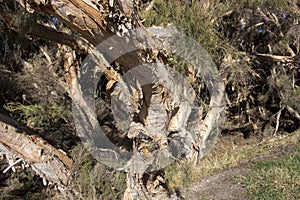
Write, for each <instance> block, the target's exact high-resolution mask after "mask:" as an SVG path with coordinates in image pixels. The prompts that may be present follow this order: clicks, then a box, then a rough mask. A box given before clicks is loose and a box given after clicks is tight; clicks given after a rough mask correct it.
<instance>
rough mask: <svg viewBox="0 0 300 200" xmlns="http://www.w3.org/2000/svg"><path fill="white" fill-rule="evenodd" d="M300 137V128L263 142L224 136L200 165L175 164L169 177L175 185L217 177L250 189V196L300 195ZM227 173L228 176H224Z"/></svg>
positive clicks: (186, 185)
mask: <svg viewBox="0 0 300 200" xmlns="http://www.w3.org/2000/svg"><path fill="white" fill-rule="evenodd" d="M299 139H300V130H298V131H297V132H295V133H294V134H289V135H285V136H278V137H275V138H270V139H265V140H263V141H261V142H258V141H255V140H254V139H253V140H251V139H250V140H244V139H243V138H239V137H234V136H223V137H222V138H220V140H219V142H218V143H217V144H216V146H215V148H214V149H213V151H212V153H211V154H210V155H208V156H207V157H205V158H204V159H203V160H202V161H201V162H200V163H199V165H197V166H194V167H191V166H189V165H187V164H185V163H182V164H174V165H172V166H170V167H169V168H168V170H167V174H166V177H167V178H168V180H169V181H170V187H171V188H173V189H183V190H189V188H192V187H196V186H197V187H200V185H203V183H201V180H204V179H205V180H210V183H209V184H208V185H210V186H212V185H213V184H214V182H213V181H218V184H220V186H222V183H219V181H221V182H222V181H223V182H226V183H224V185H228V184H232V185H233V186H234V185H237V186H238V187H240V188H241V189H242V190H245V191H246V193H247V197H248V198H249V199H299V198H300V181H299V180H300V148H299V144H300V142H299ZM231 169H234V170H231ZM175 172H176V173H175ZM178 172H179V173H178ZM224 174H226V178H223V177H221V176H223V175H224ZM216 175H217V176H216ZM213 176H215V177H214V178H213V179H210V177H213ZM199 180H200V181H199ZM208 190H210V188H208ZM205 192H206V191H204V192H203V191H202V193H205ZM213 192H216V191H214V190H210V191H209V192H208V193H213ZM225 192H226V191H225ZM227 192H229V193H232V192H235V191H227ZM195 193H197V191H195ZM210 195H212V194H207V196H209V197H211V196H210ZM204 196H205V195H204ZM215 198H216V199H217V197H215ZM203 199H205V198H203ZM237 199H239V198H237ZM241 199H243V198H241Z"/></svg>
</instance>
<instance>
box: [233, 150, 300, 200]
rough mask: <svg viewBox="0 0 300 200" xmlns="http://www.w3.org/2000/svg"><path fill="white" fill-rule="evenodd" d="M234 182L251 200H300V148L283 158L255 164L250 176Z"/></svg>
mask: <svg viewBox="0 0 300 200" xmlns="http://www.w3.org/2000/svg"><path fill="white" fill-rule="evenodd" d="M234 180H235V181H237V183H239V184H241V185H242V186H243V187H245V188H246V190H247V193H248V195H249V199H300V147H297V148H296V149H295V150H294V151H292V152H291V153H288V154H287V155H285V156H284V157H282V158H276V159H274V160H265V161H259V162H255V163H254V164H253V165H252V166H251V171H250V172H249V173H248V174H246V175H239V176H237V177H235V179H234Z"/></svg>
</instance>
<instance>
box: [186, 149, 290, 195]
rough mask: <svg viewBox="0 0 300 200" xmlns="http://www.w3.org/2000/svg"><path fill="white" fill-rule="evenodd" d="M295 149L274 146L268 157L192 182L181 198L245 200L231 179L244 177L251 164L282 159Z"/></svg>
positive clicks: (255, 159)
mask: <svg viewBox="0 0 300 200" xmlns="http://www.w3.org/2000/svg"><path fill="white" fill-rule="evenodd" d="M295 148H296V146H295V145H286V146H275V147H274V148H273V149H272V150H271V151H270V154H269V155H262V156H257V157H256V158H254V159H253V160H248V161H245V162H241V164H239V165H238V166H237V167H235V168H231V169H224V170H221V171H219V172H217V173H215V174H214V175H212V176H209V177H205V178H202V179H200V180H197V181H195V182H193V183H192V184H191V185H190V187H189V188H187V189H186V190H185V191H184V192H183V194H182V196H183V197H184V199H189V200H196V199H197V200H201V199H205V200H206V199H209V200H245V199H248V198H247V191H246V189H245V188H244V187H242V186H241V185H238V184H236V183H235V182H234V181H233V180H232V177H235V176H239V175H245V174H246V173H248V172H249V171H250V170H251V164H252V163H254V162H257V161H266V160H274V159H276V158H278V157H282V156H284V155H286V154H288V153H290V152H292V151H293V150H294V149H295Z"/></svg>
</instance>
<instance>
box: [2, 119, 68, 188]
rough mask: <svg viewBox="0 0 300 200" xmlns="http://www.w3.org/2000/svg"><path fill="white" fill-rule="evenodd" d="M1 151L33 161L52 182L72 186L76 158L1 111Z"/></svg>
mask: <svg viewBox="0 0 300 200" xmlns="http://www.w3.org/2000/svg"><path fill="white" fill-rule="evenodd" d="M0 151H1V152H2V153H4V154H7V155H9V156H14V157H17V158H20V159H22V160H24V161H25V162H26V163H29V164H30V166H31V168H32V169H33V170H34V171H35V172H36V173H37V174H38V175H40V176H41V177H43V178H45V179H47V180H48V181H51V182H52V183H57V184H59V185H68V177H69V176H70V169H71V167H72V165H73V161H72V160H71V159H70V158H69V157H68V156H67V155H66V153H65V152H63V151H62V150H60V149H56V148H54V147H53V146H51V145H50V144H49V143H48V142H46V141H45V140H44V139H42V138H41V137H39V136H38V135H36V134H35V133H34V132H33V131H32V130H30V129H28V128H27V127H25V126H23V125H21V124H19V123H18V122H17V121H15V120H14V119H12V118H10V117H8V116H6V115H3V114H0Z"/></svg>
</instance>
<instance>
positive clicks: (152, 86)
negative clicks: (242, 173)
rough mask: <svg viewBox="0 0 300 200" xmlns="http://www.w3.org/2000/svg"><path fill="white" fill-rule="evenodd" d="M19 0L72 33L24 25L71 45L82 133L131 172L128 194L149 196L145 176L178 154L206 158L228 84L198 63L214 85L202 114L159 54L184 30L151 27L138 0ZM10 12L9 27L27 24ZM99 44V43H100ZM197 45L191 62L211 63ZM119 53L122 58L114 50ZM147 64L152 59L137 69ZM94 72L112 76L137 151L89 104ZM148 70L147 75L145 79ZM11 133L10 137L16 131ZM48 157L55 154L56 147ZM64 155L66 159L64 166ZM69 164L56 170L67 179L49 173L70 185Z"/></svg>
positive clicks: (99, 153)
mask: <svg viewBox="0 0 300 200" xmlns="http://www.w3.org/2000/svg"><path fill="white" fill-rule="evenodd" d="M17 2H18V3H19V4H20V5H21V6H23V7H24V8H25V9H26V10H27V11H28V12H30V13H34V12H40V13H43V14H49V15H52V16H54V17H56V18H58V19H59V21H60V22H63V23H65V24H66V26H68V27H69V28H71V29H72V30H73V31H74V34H72V35H68V34H65V33H62V32H59V31H57V30H56V29H54V28H49V27H46V26H44V25H43V24H42V23H39V22H38V20H35V21H34V22H33V23H31V24H29V25H26V27H25V28H23V29H22V30H24V34H27V35H31V36H35V37H41V38H44V39H46V40H50V41H54V42H58V43H61V44H64V45H66V46H68V47H66V48H67V49H68V48H69V49H68V53H65V55H64V60H65V63H64V68H65V71H66V72H68V73H67V75H66V86H67V87H68V91H69V95H70V97H71V98H72V100H73V102H74V104H73V105H74V109H75V111H74V117H75V118H76V120H75V122H76V123H77V129H78V130H77V133H78V134H79V136H80V137H81V138H83V141H85V143H86V145H87V146H89V147H90V150H91V153H92V154H93V155H94V156H96V157H99V159H100V160H101V161H102V162H104V163H106V164H107V165H109V166H111V167H115V168H117V169H120V170H124V171H126V172H128V182H127V190H126V192H125V194H124V199H136V198H147V197H148V196H149V195H150V194H149V191H147V189H145V187H144V185H143V182H142V177H143V175H144V173H145V172H146V171H153V170H157V169H160V167H162V166H165V165H164V164H163V162H167V163H170V162H172V161H174V160H177V159H179V158H180V159H181V158H183V159H186V160H187V161H189V162H191V163H196V162H197V161H198V160H199V159H200V158H201V157H203V155H204V154H205V153H206V150H207V146H208V145H210V144H211V143H212V142H213V141H212V138H213V137H215V136H216V134H217V133H218V131H219V130H218V128H219V125H221V124H222V121H221V119H222V116H223V115H224V105H223V104H222V102H223V95H224V84H223V82H222V81H221V79H220V77H219V75H218V74H215V72H214V71H213V70H206V69H205V68H204V67H201V68H200V69H203V71H202V72H199V73H202V75H204V78H203V80H205V82H206V84H207V87H208V88H209V90H210V95H211V97H210V105H209V106H210V109H209V111H208V112H207V113H205V114H203V113H201V109H194V108H193V106H194V105H193V102H194V101H195V98H196V97H195V93H194V91H193V90H192V89H191V87H190V86H189V85H188V84H187V82H186V81H184V80H182V78H181V77H180V76H178V74H177V73H176V72H174V71H172V70H170V69H168V68H167V66H166V63H163V62H162V61H160V60H159V58H158V56H157V55H158V52H159V51H161V52H162V51H168V50H169V51H170V49H168V48H167V46H170V45H171V46H172V44H174V43H176V37H175V38H173V37H174V35H177V36H178V37H180V35H181V33H179V32H177V31H176V30H175V29H172V28H169V29H161V28H153V29H146V28H145V27H144V26H143V25H142V23H141V19H140V17H139V15H138V13H137V10H138V7H137V6H138V3H139V2H138V1H131V0H124V1H119V0H118V1H113V0H110V1H107V2H106V1H92V0H55V1H54V0H48V1H44V0H34V1H28V0H18V1H17ZM13 15H14V14H13V13H10V12H9V10H5V11H3V14H2V16H3V18H4V20H6V21H8V22H9V24H10V27H11V28H14V27H15V28H16V27H18V26H22V24H20V23H19V24H18V23H16V22H14V20H12V19H13V18H14V16H13ZM115 35H117V36H115ZM111 38H113V39H111ZM184 41H185V42H189V41H190V40H184ZM99 44H101V45H100V46H101V48H96V47H97V46H98V45H99ZM182 45H187V46H186V49H187V50H188V51H189V49H188V48H189V47H190V46H189V44H182ZM177 46H178V45H177ZM158 47H160V48H158ZM175 47H176V45H175ZM127 48H129V49H127ZM130 48H132V50H130ZM193 48H194V49H195V51H196V52H198V54H197V53H195V54H193V52H188V53H189V54H190V55H191V56H194V57H196V59H195V63H193V64H195V65H201V64H202V65H205V64H208V65H211V64H212V63H211V62H212V61H211V60H210V59H209V58H206V59H207V60H208V61H209V62H208V63H207V62H206V63H205V62H203V59H204V58H203V57H201V56H203V55H199V51H197V50H199V49H197V47H196V46H193ZM171 50H172V51H173V52H172V53H177V54H180V55H182V56H185V55H187V52H185V51H182V50H181V49H180V48H179V49H178V48H173V49H172V48H171ZM75 51H80V52H84V53H90V55H91V57H92V58H94V59H92V61H87V62H86V63H83V64H82V65H81V66H79V64H78V62H76V57H75V54H74V52H75ZM120 52H126V53H120ZM200 52H201V50H200ZM202 53H203V52H202ZM120 54H121V56H118V57H117V56H116V55H120ZM114 56H115V57H114ZM112 61H114V62H117V63H118V64H119V65H120V67H121V69H122V71H123V73H124V74H126V73H127V74H126V77H125V76H122V74H120V73H117V72H116V71H115V70H114V68H113V67H112V65H111V63H112ZM149 63H151V65H147V66H146V67H142V68H141V67H140V66H142V65H144V66H145V64H149ZM97 72H100V73H102V74H104V75H105V77H106V78H107V80H108V84H107V85H106V88H107V92H109V93H110V97H111V99H112V102H113V101H114V105H116V107H115V108H114V107H113V108H112V109H113V110H114V109H115V110H118V113H119V115H118V116H117V118H118V122H123V123H121V124H120V125H119V127H118V128H119V129H120V131H123V132H124V135H125V136H126V137H127V138H129V139H130V140H132V141H133V146H132V147H131V149H132V152H124V151H122V150H120V149H119V148H117V147H115V146H113V145H112V143H111V142H110V141H109V139H108V138H107V137H106V135H105V134H104V133H103V132H102V131H101V127H100V125H99V123H98V121H97V116H96V114H95V112H94V110H93V106H91V103H90V101H91V100H92V99H90V98H87V96H88V95H90V94H86V93H85V92H86V91H87V90H88V91H92V92H91V94H93V92H94V90H95V88H94V82H93V81H95V80H96V79H97V78H99V76H98V75H97ZM145 74H146V75H147V76H148V77H143V75H145ZM153 77H154V78H153ZM88 80H92V81H90V82H89V81H88ZM86 81H87V82H88V83H90V84H87V83H86ZM83 84H84V87H86V86H90V88H87V90H86V88H83ZM1 121H2V120H1ZM3 123H6V122H3ZM3 127H4V126H3ZM1 131H2V132H1V133H3V135H2V136H3V137H4V135H5V134H7V131H6V132H5V130H4V129H3V130H1ZM25 132H26V131H25ZM4 133H5V134H4ZM8 133H9V134H11V137H13V134H14V131H11V132H8ZM21 135H22V134H21ZM20 137H22V138H28V137H29V136H28V137H27V136H25V135H22V136H20ZM31 139H32V138H31ZM25 141H27V140H23V139H22V140H18V141H17V143H16V144H14V146H11V149H5V151H6V152H10V153H15V150H16V149H17V148H18V146H22V145H23V143H24V144H25V143H26V142H25ZM1 143H2V144H4V145H10V144H12V142H11V140H2V139H1ZM31 145H33V146H34V148H37V149H39V147H38V145H39V144H38V143H36V142H33V144H32V143H31ZM3 149H4V148H3ZM3 149H2V150H3ZM43 149H45V148H43ZM153 150H154V151H153ZM3 151H4V150H3ZM24 151H25V150H24ZM32 155H34V154H32ZM50 155H53V156H54V155H56V156H57V155H58V153H53V154H50ZM59 155H61V154H59ZM17 156H18V157H21V158H23V159H25V160H27V161H28V162H33V163H38V162H40V161H39V159H41V158H40V157H38V156H35V157H34V158H32V159H31V158H29V157H28V156H27V155H25V154H22V153H21V154H20V153H19V154H18V155H17ZM57 157H58V158H59V159H60V161H59V162H63V163H64V165H63V166H65V167H67V169H68V167H70V166H71V161H69V160H68V158H64V157H60V156H57ZM33 159H35V160H33ZM168 159H169V160H168ZM65 160H68V161H67V164H66V163H65ZM46 163H47V164H48V167H53V166H52V164H51V163H50V162H46ZM54 169H57V168H56V167H55V168H54ZM67 169H65V168H64V167H62V168H60V169H59V170H58V171H56V174H58V175H59V174H61V173H63V172H65V174H64V175H62V176H60V177H64V178H63V180H60V179H57V180H56V179H55V180H54V179H53V178H52V179H53V180H52V179H51V178H50V177H51V176H46V177H45V178H47V179H51V181H52V182H57V183H61V184H67V181H66V180H65V179H66V178H65V177H67V176H68V173H69V172H68V171H66V170H67ZM43 170H44V168H43V167H40V168H39V170H37V171H38V173H40V174H42V173H44V172H43ZM52 176H54V175H52Z"/></svg>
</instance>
